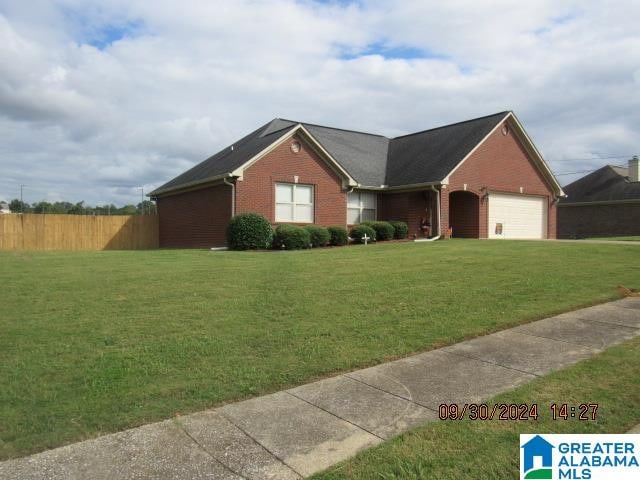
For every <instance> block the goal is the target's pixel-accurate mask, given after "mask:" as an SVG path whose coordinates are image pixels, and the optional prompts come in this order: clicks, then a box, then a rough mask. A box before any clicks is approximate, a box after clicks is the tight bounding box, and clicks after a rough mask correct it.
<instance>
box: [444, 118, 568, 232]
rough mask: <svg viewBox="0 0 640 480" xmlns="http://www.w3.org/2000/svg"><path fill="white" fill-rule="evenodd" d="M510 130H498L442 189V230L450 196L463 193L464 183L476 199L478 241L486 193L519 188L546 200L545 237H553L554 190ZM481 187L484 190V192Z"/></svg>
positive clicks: (483, 229)
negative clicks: (477, 203)
mask: <svg viewBox="0 0 640 480" xmlns="http://www.w3.org/2000/svg"><path fill="white" fill-rule="evenodd" d="M507 122H508V121H507ZM512 130H513V129H512V128H509V131H508V133H507V135H503V133H502V129H501V128H500V127H498V128H497V129H496V130H495V131H494V132H493V133H492V134H491V135H490V136H489V137H488V138H487V139H486V140H485V141H484V143H482V144H481V145H480V146H479V147H478V148H477V149H476V151H475V152H473V153H472V154H471V156H470V157H469V158H468V159H467V160H466V161H465V162H464V163H463V164H462V165H461V166H460V167H459V168H458V169H457V170H456V171H455V172H454V173H453V174H452V175H451V177H450V178H449V185H447V186H446V188H444V189H443V190H442V228H443V231H445V230H446V229H447V228H448V227H449V224H450V220H449V195H451V193H452V192H455V191H456V190H464V185H465V184H467V188H466V189H467V191H470V192H473V193H475V194H476V195H478V197H479V236H480V238H487V213H488V209H487V206H488V201H487V198H486V196H485V193H486V190H488V191H489V192H491V191H493V192H505V193H515V194H519V193H520V187H522V188H523V194H525V195H540V196H543V197H546V198H547V202H548V203H547V205H549V209H548V211H547V236H548V238H556V206H555V203H554V202H553V200H554V193H553V188H552V186H551V185H550V184H549V182H548V181H547V180H546V179H545V177H544V176H543V175H542V173H540V170H539V169H538V167H537V166H536V165H535V164H534V163H533V161H532V160H531V159H530V158H529V155H528V154H527V152H526V151H525V149H524V148H523V147H522V145H521V143H520V141H519V140H518V139H517V138H516V136H515V135H514V133H513V131H512ZM484 188H486V190H483V189H484ZM454 236H455V232H454Z"/></svg>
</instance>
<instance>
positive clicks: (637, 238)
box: [587, 236, 640, 242]
mask: <svg viewBox="0 0 640 480" xmlns="http://www.w3.org/2000/svg"><path fill="white" fill-rule="evenodd" d="M587 240H617V241H622V242H640V236H635V237H634V236H626V237H591V238H588V239H587Z"/></svg>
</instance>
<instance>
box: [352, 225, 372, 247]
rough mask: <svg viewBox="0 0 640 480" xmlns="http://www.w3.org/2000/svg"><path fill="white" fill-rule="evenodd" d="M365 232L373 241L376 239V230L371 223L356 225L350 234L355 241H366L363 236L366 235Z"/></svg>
mask: <svg viewBox="0 0 640 480" xmlns="http://www.w3.org/2000/svg"><path fill="white" fill-rule="evenodd" d="M365 234H366V235H367V236H368V237H369V238H370V239H371V241H372V242H375V241H376V231H375V230H374V229H373V228H371V227H370V226H369V225H364V224H360V225H356V226H355V227H353V228H352V229H351V232H349V236H350V237H351V238H353V241H354V242H355V243H364V240H362V237H364V235H365Z"/></svg>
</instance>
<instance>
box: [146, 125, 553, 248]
mask: <svg viewBox="0 0 640 480" xmlns="http://www.w3.org/2000/svg"><path fill="white" fill-rule="evenodd" d="M293 142H298V143H300V146H301V148H300V150H299V151H298V152H294V151H292V149H291V145H292V143H293ZM296 177H297V183H299V184H307V185H313V186H314V197H315V198H314V223H316V224H319V225H340V226H346V221H347V190H346V189H345V188H344V185H343V181H342V178H341V177H340V176H339V175H338V174H337V173H336V172H335V171H334V170H333V169H332V168H331V167H330V166H329V164H327V162H325V161H324V160H323V159H322V158H321V157H320V156H319V155H318V154H317V153H316V152H315V151H314V150H313V148H312V147H311V145H310V144H308V143H306V140H305V139H304V138H302V137H301V136H295V137H293V138H291V139H288V140H286V141H284V142H283V143H282V144H281V145H278V146H277V147H275V148H274V149H273V150H272V151H270V152H269V153H267V154H266V155H265V156H264V157H263V158H261V159H259V160H258V161H257V162H255V163H254V164H253V165H251V166H249V167H248V168H247V169H246V170H245V171H244V173H243V178H242V180H240V179H238V180H237V181H236V187H235V211H236V213H245V212H257V213H260V214H262V215H264V216H265V217H266V218H267V219H268V220H269V221H270V222H271V223H272V224H275V223H276V221H275V184H276V182H285V183H295V182H296ZM465 184H466V188H465ZM520 187H522V188H523V193H524V194H526V195H540V196H544V197H545V198H547V199H548V204H549V205H551V206H550V207H549V211H548V228H547V232H548V236H549V238H555V237H556V207H555V203H553V189H552V187H551V186H550V185H549V183H548V181H547V180H546V179H545V178H544V177H543V175H542V174H541V173H540V171H539V170H538V168H537V167H536V166H535V165H534V164H533V162H532V161H531V160H530V158H529V156H528V154H527V153H526V151H525V149H524V148H523V147H522V145H521V144H520V142H519V140H518V139H517V138H516V137H515V135H514V134H513V133H512V132H511V131H509V132H508V133H507V135H503V133H502V131H501V128H497V129H496V130H495V132H494V133H493V134H491V136H490V137H489V138H487V139H486V140H485V142H484V143H483V144H482V145H480V146H479V147H478V148H477V150H476V151H475V152H474V153H473V154H472V155H471V156H470V157H469V158H468V159H467V160H466V161H465V162H464V163H463V164H462V165H461V166H460V167H459V168H458V169H457V170H456V171H455V172H454V173H453V174H452V175H451V177H450V179H449V184H448V185H447V186H443V187H442V190H441V225H442V227H441V229H440V232H441V233H443V234H444V232H445V231H446V229H447V228H448V227H449V225H450V223H452V224H455V225H456V230H457V233H458V234H459V235H461V236H471V237H476V238H477V237H480V238H486V237H487V204H488V202H487V198H486V192H487V191H489V192H505V193H515V194H519V193H520ZM463 190H466V191H467V192H466V193H464V194H455V193H454V192H456V191H463ZM231 192H232V189H231V187H230V186H229V185H224V184H222V185H217V186H214V187H205V188H202V189H200V190H194V191H190V192H186V193H180V194H176V195H169V196H166V197H160V198H158V211H159V215H160V245H161V246H162V247H216V246H223V245H224V244H225V227H226V224H227V222H228V221H229V218H230V215H231V209H232V194H231ZM452 194H453V196H452ZM471 194H475V195H476V196H475V197H474V196H472V195H471ZM377 198H378V201H377V210H378V211H377V218H378V219H379V220H401V221H405V222H407V224H408V225H409V235H410V236H411V237H414V236H416V237H421V236H423V234H422V231H421V229H420V220H421V218H422V217H427V218H429V220H430V222H431V225H432V227H433V229H434V233H437V230H438V229H437V218H438V212H437V211H436V205H437V203H436V198H437V193H436V192H434V191H432V190H429V189H426V188H425V189H424V190H420V191H407V192H389V191H386V192H378V197H377ZM450 198H451V199H452V200H453V201H454V202H455V203H454V205H453V206H454V208H453V210H452V211H453V215H454V218H451V219H450V218H449V215H450V208H449V207H450ZM456 212H458V213H456ZM455 234H456V232H454V236H455Z"/></svg>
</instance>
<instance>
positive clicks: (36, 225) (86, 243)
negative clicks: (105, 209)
mask: <svg viewBox="0 0 640 480" xmlns="http://www.w3.org/2000/svg"><path fill="white" fill-rule="evenodd" d="M149 248H158V216H157V215H113V216H104V215H96V216H93V215H48V214H46V215H42V214H34V213H25V214H8V215H0V250H141V249H149Z"/></svg>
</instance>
